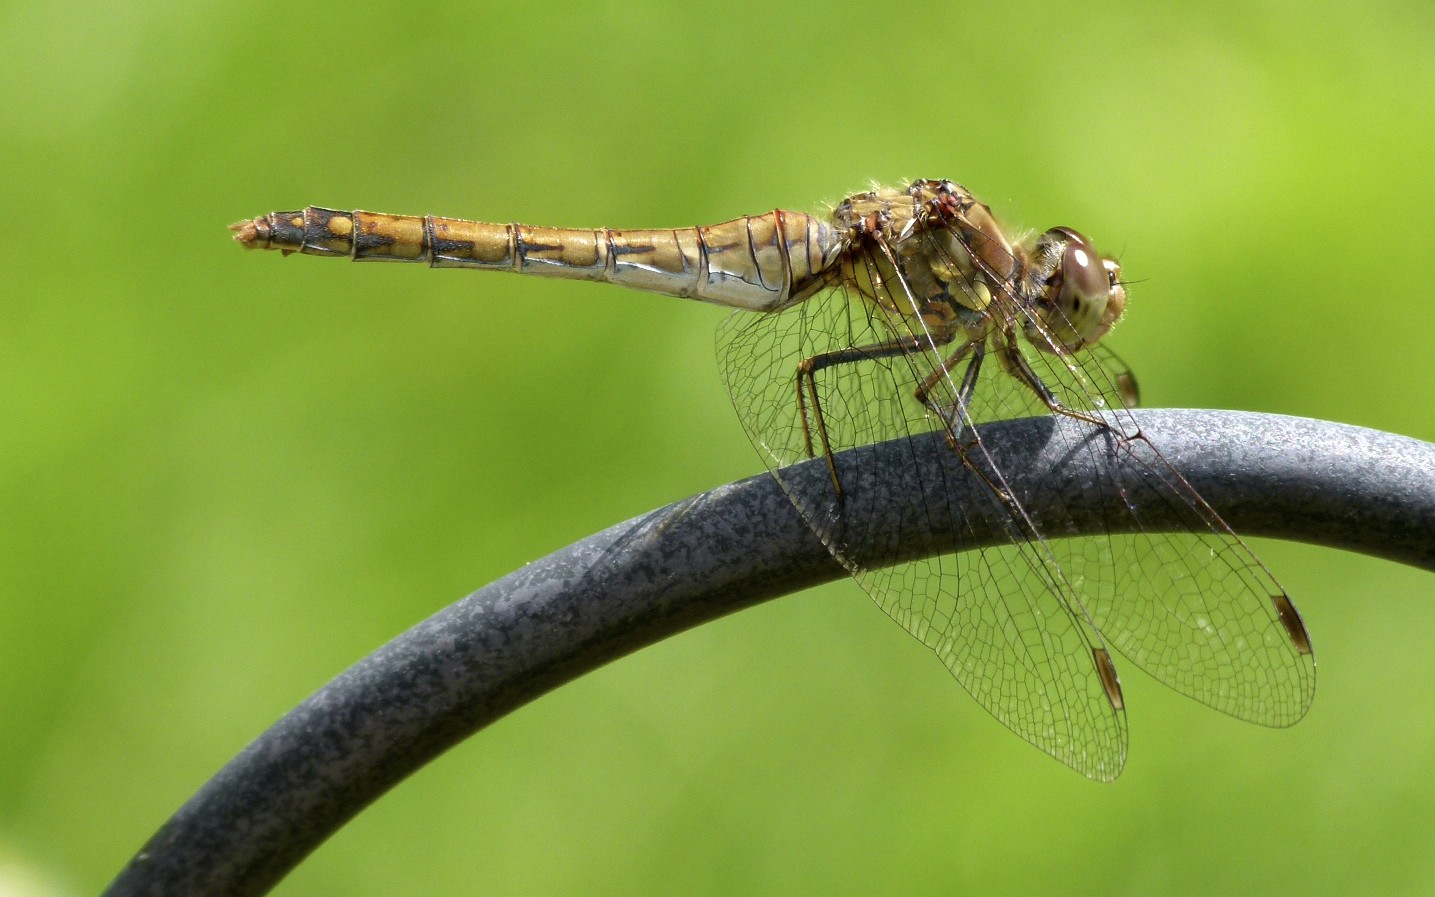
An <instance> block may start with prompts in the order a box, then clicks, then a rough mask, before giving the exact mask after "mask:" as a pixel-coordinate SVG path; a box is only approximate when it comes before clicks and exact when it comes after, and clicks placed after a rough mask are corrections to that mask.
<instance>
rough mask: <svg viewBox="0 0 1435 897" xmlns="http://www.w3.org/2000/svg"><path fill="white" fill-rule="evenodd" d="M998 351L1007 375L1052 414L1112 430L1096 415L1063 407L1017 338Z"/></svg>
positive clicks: (1007, 342) (1008, 341)
mask: <svg viewBox="0 0 1435 897" xmlns="http://www.w3.org/2000/svg"><path fill="white" fill-rule="evenodd" d="M998 351H999V352H1000V353H1001V359H1002V367H1004V368H1006V370H1007V373H1009V374H1011V375H1012V376H1013V377H1015V378H1017V379H1018V380H1020V381H1021V382H1022V383H1023V384H1025V385H1026V387H1027V388H1028V389H1030V390H1031V391H1032V392H1034V393H1036V397H1037V398H1039V399H1041V402H1042V404H1043V405H1045V406H1046V407H1047V409H1048V410H1050V411H1051V413H1053V414H1062V415H1065V416H1067V417H1071V418H1075V419H1076V420H1081V421H1086V422H1087V423H1089V424H1094V425H1096V426H1098V427H1101V428H1102V429H1110V426H1111V425H1110V424H1108V423H1107V422H1106V421H1104V420H1102V419H1101V418H1099V417H1097V416H1096V415H1094V414H1088V413H1086V412H1085V411H1079V410H1077V409H1075V408H1068V407H1066V406H1065V405H1063V404H1062V403H1061V399H1059V398H1057V397H1056V393H1054V392H1052V391H1051V388H1050V387H1048V386H1047V385H1046V384H1045V383H1043V382H1042V379H1041V377H1040V376H1039V375H1038V374H1037V373H1036V371H1034V370H1032V368H1031V362H1029V361H1027V360H1026V356H1024V355H1022V354H1021V350H1020V349H1019V348H1018V347H1017V343H1016V339H1015V338H1012V339H1009V340H1007V341H1006V342H1005V344H1004V345H1003V346H1002V347H1001V348H1000V349H999V350H998Z"/></svg>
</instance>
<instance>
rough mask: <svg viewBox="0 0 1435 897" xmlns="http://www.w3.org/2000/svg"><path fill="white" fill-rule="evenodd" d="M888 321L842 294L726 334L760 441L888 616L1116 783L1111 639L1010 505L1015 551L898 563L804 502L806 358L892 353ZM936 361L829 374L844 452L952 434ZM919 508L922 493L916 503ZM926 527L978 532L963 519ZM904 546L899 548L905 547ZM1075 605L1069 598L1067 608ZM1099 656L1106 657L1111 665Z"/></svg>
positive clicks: (809, 494) (735, 385) (914, 357)
mask: <svg viewBox="0 0 1435 897" xmlns="http://www.w3.org/2000/svg"><path fill="white" fill-rule="evenodd" d="M898 334H900V330H897V329H896V328H893V327H892V326H890V322H889V321H888V320H887V318H886V316H884V315H882V314H881V313H880V312H878V313H876V314H875V316H869V315H868V308H867V307H865V305H864V304H863V303H861V302H854V301H852V300H851V299H850V298H849V295H848V291H847V290H845V289H842V288H840V287H839V288H836V289H833V290H830V291H828V292H826V293H824V294H821V295H819V296H816V297H814V298H812V299H809V300H808V301H807V302H805V303H802V304H800V305H798V306H795V307H794V308H792V309H789V310H788V311H785V312H781V313H778V314H774V315H764V316H752V315H735V316H733V317H732V318H729V320H728V321H727V322H726V324H725V325H724V326H723V328H722V329H721V331H720V332H719V356H720V359H721V367H722V369H723V372H724V377H725V378H726V380H727V385H728V389H729V391H730V392H731V394H732V396H733V400H734V402H735V404H736V405H737V408H738V412H739V415H740V417H741V418H742V421H743V424H744V426H745V427H746V429H747V431H748V434H749V436H750V437H751V438H752V441H753V443H754V445H755V446H757V448H758V450H759V452H760V453H761V454H762V455H763V458H764V460H765V461H766V462H767V464H768V466H769V467H770V468H771V469H772V470H773V472H774V473H775V474H776V475H777V478H778V480H779V481H780V482H781V483H782V484H783V486H784V488H785V489H786V490H787V492H788V495H789V496H790V497H791V498H792V500H793V502H794V503H795V504H796V505H797V508H798V510H799V511H800V512H802V515H803V517H804V518H805V519H806V520H807V521H808V523H809V524H810V525H811V526H812V527H813V529H814V530H815V531H816V532H817V534H818V535H819V536H820V537H821V538H822V539H823V541H824V542H825V543H826V544H827V546H828V548H829V549H831V550H832V552H833V553H834V555H835V556H836V557H837V558H838V560H840V561H841V562H842V563H843V564H844V565H846V566H847V568H848V569H849V570H850V571H851V572H852V573H853V575H854V576H855V577H856V578H857V580H858V581H859V582H860V583H861V584H862V585H863V587H864V588H865V589H866V590H867V591H868V593H869V594H871V596H872V597H873V598H874V599H875V600H876V602H877V604H878V605H879V606H880V607H881V608H882V609H883V610H884V611H886V612H887V613H888V614H889V615H890V616H891V617H892V618H893V619H894V620H896V621H897V622H898V623H899V624H901V625H902V626H903V628H905V629H906V630H907V631H908V632H910V633H911V634H912V635H913V636H915V637H916V638H917V639H918V640H919V641H921V642H922V643H923V644H925V645H927V646H928V647H929V648H931V649H932V650H933V651H934V652H936V654H937V656H938V658H939V659H941V661H942V663H943V664H944V665H945V666H946V667H947V669H948V670H950V671H951V672H952V674H953V675H954V676H955V677H956V679H957V681H958V682H960V683H961V685H962V686H963V687H964V688H966V690H967V691H968V692H970V693H971V695H972V696H973V697H974V698H976V700H977V701H978V702H979V703H980V704H981V705H982V706H983V707H985V708H986V709H987V710H988V711H989V712H990V713H991V714H992V715H993V716H995V717H996V718H997V719H998V720H1000V721H1001V722H1002V723H1003V724H1005V725H1006V726H1008V727H1009V728H1011V729H1012V730H1013V731H1015V732H1016V733H1017V734H1018V735H1020V736H1022V737H1023V738H1025V739H1026V740H1028V741H1030V742H1031V743H1033V744H1035V745H1036V746H1037V747H1040V748H1041V749H1042V750H1044V751H1046V752H1047V753H1049V754H1051V755H1053V756H1054V757H1056V758H1057V759H1059V760H1061V761H1062V762H1064V763H1066V764H1068V765H1069V766H1072V767H1073V768H1075V769H1077V770H1078V771H1080V772H1081V773H1083V774H1084V775H1087V776H1089V777H1091V778H1094V779H1098V780H1103V781H1109V780H1111V779H1114V778H1115V777H1116V776H1117V775H1118V774H1119V773H1120V771H1121V767H1122V765H1123V764H1124V762H1125V756H1126V724H1125V717H1124V715H1123V714H1122V712H1121V711H1120V710H1119V709H1118V708H1116V707H1114V706H1113V704H1112V702H1111V700H1110V699H1109V698H1108V695H1107V691H1106V688H1105V686H1103V683H1102V679H1101V675H1100V671H1099V670H1098V668H1097V663H1098V656H1101V657H1104V656H1105V652H1104V650H1103V649H1102V647H1101V642H1100V636H1099V635H1098V634H1097V633H1096V630H1095V629H1094V627H1092V626H1091V625H1090V623H1089V622H1087V621H1085V620H1083V619H1081V618H1080V617H1079V616H1078V615H1077V614H1075V613H1074V612H1073V610H1072V603H1073V602H1072V599H1071V596H1070V594H1069V593H1070V589H1069V587H1068V586H1066V585H1065V584H1064V581H1063V574H1062V571H1061V570H1060V568H1059V567H1058V566H1057V564H1056V562H1055V560H1054V558H1053V556H1052V555H1051V553H1050V552H1049V551H1047V550H1045V548H1044V546H1043V545H1042V543H1041V541H1040V539H1039V538H1038V537H1037V535H1036V533H1035V532H1034V531H1032V530H1031V529H1030V528H1028V527H1025V526H1024V525H1023V524H1022V522H1021V521H1020V519H1017V518H1012V517H1011V515H1010V514H1009V513H1008V512H1007V511H1006V509H1005V507H1004V505H1003V504H1002V501H1001V499H1000V498H999V496H998V494H997V493H996V492H995V491H993V492H992V494H991V495H990V502H991V508H989V509H985V510H987V512H988V513H991V514H998V515H1001V517H1002V518H1003V519H1007V520H1008V526H1009V533H1010V538H1011V540H1012V543H1013V544H1012V545H1010V546H1005V547H1001V548H993V549H985V550H981V551H972V552H965V553H960V554H956V553H946V554H941V555H938V556H936V557H929V558H924V559H921V560H917V561H908V562H900V563H899V562H896V561H895V558H896V555H895V553H894V551H895V549H893V550H887V549H883V548H881V547H877V548H875V549H872V548H866V547H862V546H864V544H865V543H867V542H869V541H875V542H876V544H877V545H878V546H880V545H882V544H883V543H884V542H885V541H887V540H884V539H882V538H880V537H879V538H878V539H876V540H866V539H862V538H858V534H860V533H862V532H864V531H865V530H866V529H867V528H868V527H867V526H866V524H865V522H863V521H855V520H851V519H847V518H845V517H843V516H842V515H841V514H840V513H839V514H837V515H836V516H834V515H833V513H832V512H833V509H834V507H840V505H838V504H837V503H836V501H835V494H834V487H832V486H831V485H830V484H827V485H825V486H819V487H817V488H816V489H815V490H812V491H804V487H803V486H802V485H801V483H799V482H798V481H797V480H795V479H793V478H788V477H785V476H784V474H783V470H782V468H784V467H785V466H786V465H788V464H791V463H794V462H796V461H801V460H804V459H805V458H807V457H808V455H807V450H806V442H807V437H806V436H805V435H804V428H803V425H802V420H801V418H802V415H801V414H800V413H799V412H798V410H797V379H796V371H797V366H798V364H799V362H800V361H802V360H803V359H804V358H810V357H813V356H817V355H821V354H823V353H827V352H834V351H841V350H843V349H847V348H851V347H852V346H867V345H873V344H879V343H882V342H884V341H889V340H891V339H892V338H893V337H894V335H898ZM935 348H936V347H929V351H928V352H916V353H911V354H906V353H904V354H899V355H895V356H889V357H884V358H874V359H872V360H870V361H866V362H862V363H856V364H841V365H836V366H833V367H830V368H827V369H825V370H823V371H822V372H821V373H820V375H819V381H818V385H817V393H818V394H819V396H820V398H821V401H822V415H823V420H824V424H825V429H826V431H827V435H828V441H829V444H830V445H831V447H832V449H833V451H841V450H843V449H846V448H852V447H855V446H859V445H865V444H869V443H872V442H877V441H882V440H886V439H892V438H898V437H905V436H909V435H912V434H916V433H921V432H926V431H929V430H933V429H940V428H941V427H942V426H943V424H942V423H941V421H940V420H939V419H938V418H936V417H934V416H929V415H927V414H926V413H925V411H924V409H923V407H922V406H921V405H920V404H919V403H917V402H916V401H915V400H914V399H913V397H912V391H913V389H914V388H915V384H916V383H918V382H920V381H921V380H922V379H923V378H924V375H923V373H922V370H921V368H922V367H923V366H926V365H929V364H930V365H933V366H934V365H935V363H939V362H931V361H930V349H935ZM912 493H913V494H916V490H912ZM920 513H922V514H926V515H943V516H944V517H952V518H954V519H966V518H965V517H963V516H962V509H957V508H948V507H929V508H923V509H921V510H920ZM894 535H895V534H894ZM1064 593H1066V594H1064ZM1098 652H1100V654H1099V655H1098Z"/></svg>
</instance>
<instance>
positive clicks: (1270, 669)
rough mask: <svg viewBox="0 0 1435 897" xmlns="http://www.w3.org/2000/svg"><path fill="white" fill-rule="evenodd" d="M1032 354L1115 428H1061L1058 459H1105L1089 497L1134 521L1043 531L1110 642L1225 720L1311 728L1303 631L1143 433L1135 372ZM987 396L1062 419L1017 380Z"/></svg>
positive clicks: (1070, 396) (990, 412) (1257, 567)
mask: <svg viewBox="0 0 1435 897" xmlns="http://www.w3.org/2000/svg"><path fill="white" fill-rule="evenodd" d="M999 305H1001V303H999ZM1007 313H1010V314H1013V315H1016V314H1019V313H1018V312H1014V311H1008V312H1007ZM1019 323H1023V324H1024V323H1025V321H1024V320H1023V321H1021V322H1019ZM1022 350H1023V357H1024V358H1025V359H1026V361H1027V363H1028V364H1029V365H1030V367H1031V369H1032V370H1033V371H1034V372H1035V373H1036V375H1037V377H1038V378H1040V379H1041V381H1042V382H1043V383H1044V384H1045V385H1046V387H1047V388H1048V389H1049V390H1050V391H1051V392H1052V393H1053V394H1054V395H1055V397H1056V398H1057V399H1058V401H1059V402H1060V403H1061V405H1062V406H1063V407H1064V408H1066V409H1068V410H1072V411H1079V412H1085V413H1088V414H1090V415H1093V416H1099V418H1100V419H1101V420H1102V421H1103V422H1104V425H1101V426H1098V425H1095V424H1093V425H1092V426H1091V428H1090V430H1089V431H1088V433H1086V434H1085V435H1082V436H1077V437H1071V436H1069V435H1068V436H1065V437H1063V435H1062V434H1069V433H1071V432H1072V430H1071V429H1070V428H1057V429H1055V430H1054V431H1053V438H1054V439H1060V438H1066V439H1067V440H1068V444H1066V445H1061V446H1057V447H1056V448H1057V449H1058V452H1057V454H1059V455H1062V456H1071V457H1076V456H1078V455H1080V454H1082V453H1090V454H1097V455H1100V456H1102V457H1101V458H1099V459H1098V461H1100V462H1101V463H1097V464H1094V465H1092V467H1093V468H1094V469H1097V470H1105V471H1108V472H1109V473H1108V475H1105V476H1102V477H1100V478H1099V479H1098V480H1097V481H1096V482H1093V483H1090V484H1087V490H1088V492H1089V494H1090V496H1091V497H1092V498H1093V499H1095V500H1100V499H1101V498H1102V497H1103V496H1104V497H1105V498H1107V499H1110V500H1109V501H1107V502H1105V503H1106V504H1108V505H1112V506H1121V507H1125V508H1126V509H1127V512H1126V514H1125V516H1124V517H1122V518H1121V519H1114V520H1111V521H1109V532H1108V533H1107V534H1105V535H1102V536H1099V537H1096V538H1080V539H1072V538H1060V534H1061V533H1063V532H1074V531H1076V526H1075V524H1074V522H1073V520H1072V518H1071V516H1070V514H1064V513H1063V512H1061V510H1060V509H1058V511H1057V513H1055V514H1054V515H1049V516H1047V517H1046V518H1044V519H1043V520H1042V521H1041V523H1040V529H1041V532H1042V534H1043V535H1044V536H1045V537H1046V539H1047V544H1048V546H1049V548H1050V550H1051V551H1052V553H1053V555H1054V556H1055V557H1056V559H1057V563H1058V564H1059V565H1060V566H1061V568H1062V569H1063V570H1065V571H1066V574H1067V576H1068V579H1069V581H1070V582H1071V583H1072V585H1073V586H1074V587H1075V589H1076V591H1077V592H1078V594H1080V595H1081V599H1082V601H1083V603H1084V606H1085V610H1086V612H1087V613H1088V614H1089V615H1090V618H1091V619H1092V620H1093V621H1094V622H1095V624H1096V627H1097V628H1098V629H1099V630H1100V632H1101V634H1102V636H1103V637H1104V638H1105V640H1106V642H1107V643H1109V644H1110V645H1112V646H1113V647H1114V648H1116V650H1117V651H1118V652H1120V653H1121V654H1122V655H1124V656H1125V657H1126V658H1127V659H1128V660H1130V661H1132V662H1133V663H1134V664H1136V665H1137V666H1138V667H1140V668H1141V669H1143V670H1145V671H1146V672H1147V673H1148V674H1150V675H1151V676H1152V677H1154V678H1155V679H1157V680H1159V681H1160V682H1162V683H1164V684H1165V685H1167V686H1169V687H1171V688H1173V689H1175V690H1176V691H1178V692H1180V693H1182V694H1184V695H1188V696H1189V697H1192V698H1195V699H1196V700H1198V701H1201V702H1202V703H1205V704H1207V705H1209V706H1211V707H1214V708H1215V709H1217V710H1220V711H1222V712H1223V713H1227V714H1230V715H1231V716H1234V717H1237V718H1239V719H1244V720H1248V721H1251V722H1256V723H1260V724H1262V725H1267V726H1288V725H1291V724H1292V723H1294V722H1296V721H1297V720H1299V719H1300V718H1301V717H1302V716H1304V715H1305V713H1306V711H1307V710H1308V709H1309V708H1310V705H1311V701H1312V700H1313V698H1314V695H1315V657H1314V655H1313V653H1312V652H1311V648H1310V640H1309V637H1308V636H1307V635H1306V633H1305V629H1304V625H1303V624H1302V623H1301V620H1300V617H1299V615H1298V614H1297V612H1296V610H1295V608H1294V605H1293V604H1292V603H1291V601H1290V598H1289V597H1288V596H1287V595H1286V593H1285V591H1284V590H1283V589H1282V588H1281V586H1280V585H1279V583H1277V582H1276V580H1275V578H1274V577H1273V576H1272V575H1271V574H1270V572H1269V571H1268V570H1267V569H1266V568H1265V566H1264V565H1263V564H1262V563H1261V562H1260V560H1259V559H1257V558H1256V556H1255V554H1254V553H1252V552H1251V550H1250V548H1248V547H1247V546H1246V544H1245V543H1244V542H1242V541H1241V539H1240V538H1239V537H1238V536H1237V535H1236V534H1235V533H1234V532H1233V531H1232V530H1231V528H1230V527H1229V526H1228V525H1227V524H1226V522H1225V521H1224V520H1222V519H1221V517H1220V515H1219V514H1218V513H1217V512H1216V511H1215V510H1214V509H1212V508H1211V507H1210V506H1209V505H1208V504H1207V503H1206V502H1205V500H1204V499H1202V498H1201V496H1200V495H1199V494H1198V493H1197V492H1196V491H1195V489H1194V488H1192V486H1191V485H1190V483H1188V482H1187V481H1186V479H1185V478H1184V477H1183V476H1181V474H1180V472H1179V471H1177V470H1176V469H1175V468H1174V467H1172V466H1171V464H1170V462H1168V461H1167V460H1166V458H1165V457H1163V456H1162V454H1161V452H1160V451H1159V449H1157V448H1156V446H1155V445H1154V444H1152V443H1151V441H1150V440H1149V439H1147V438H1146V436H1145V435H1144V434H1143V433H1142V432H1141V430H1140V428H1139V426H1138V425H1137V423H1136V421H1135V419H1134V418H1133V417H1132V416H1131V415H1130V413H1129V411H1128V408H1129V407H1130V406H1132V405H1134V404H1135V398H1136V386H1135V380H1134V378H1133V377H1131V375H1130V372H1129V371H1128V370H1127V369H1126V367H1125V365H1124V364H1122V363H1121V362H1120V360H1119V359H1118V358H1116V356H1115V355H1114V354H1113V353H1111V352H1110V351H1109V350H1105V349H1104V348H1103V347H1100V346H1097V347H1094V348H1092V349H1088V350H1085V351H1082V352H1078V353H1074V354H1058V353H1052V352H1047V351H1039V350H1037V349H1034V348H1032V347H1031V346H1029V345H1024V346H1022ZM985 387H986V388H984V389H979V390H977V391H976V394H975V396H974V398H973V402H972V406H973V407H972V413H973V415H974V417H977V418H978V419H994V418H996V417H1006V416H1017V417H1020V416H1025V415H1029V414H1045V413H1049V412H1050V409H1049V408H1047V406H1046V405H1045V403H1044V402H1042V401H1041V400H1040V399H1039V398H1038V397H1037V396H1036V394H1035V393H1034V392H1033V391H1032V390H1031V389H1029V388H1028V387H1027V386H1026V385H1025V384H1022V383H1020V382H1019V381H1018V380H1016V379H1015V378H1013V377H1010V376H1002V377H998V378H995V379H994V380H993V381H992V382H990V383H987V384H985ZM1023 406H1024V407H1023ZM1143 507H1144V508H1158V509H1159V511H1160V516H1161V518H1162V519H1161V520H1160V521H1150V522H1148V520H1147V519H1146V517H1144V516H1143V515H1142V512H1141V511H1140V510H1138V509H1139V508H1143ZM1173 522H1174V525H1173Z"/></svg>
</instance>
